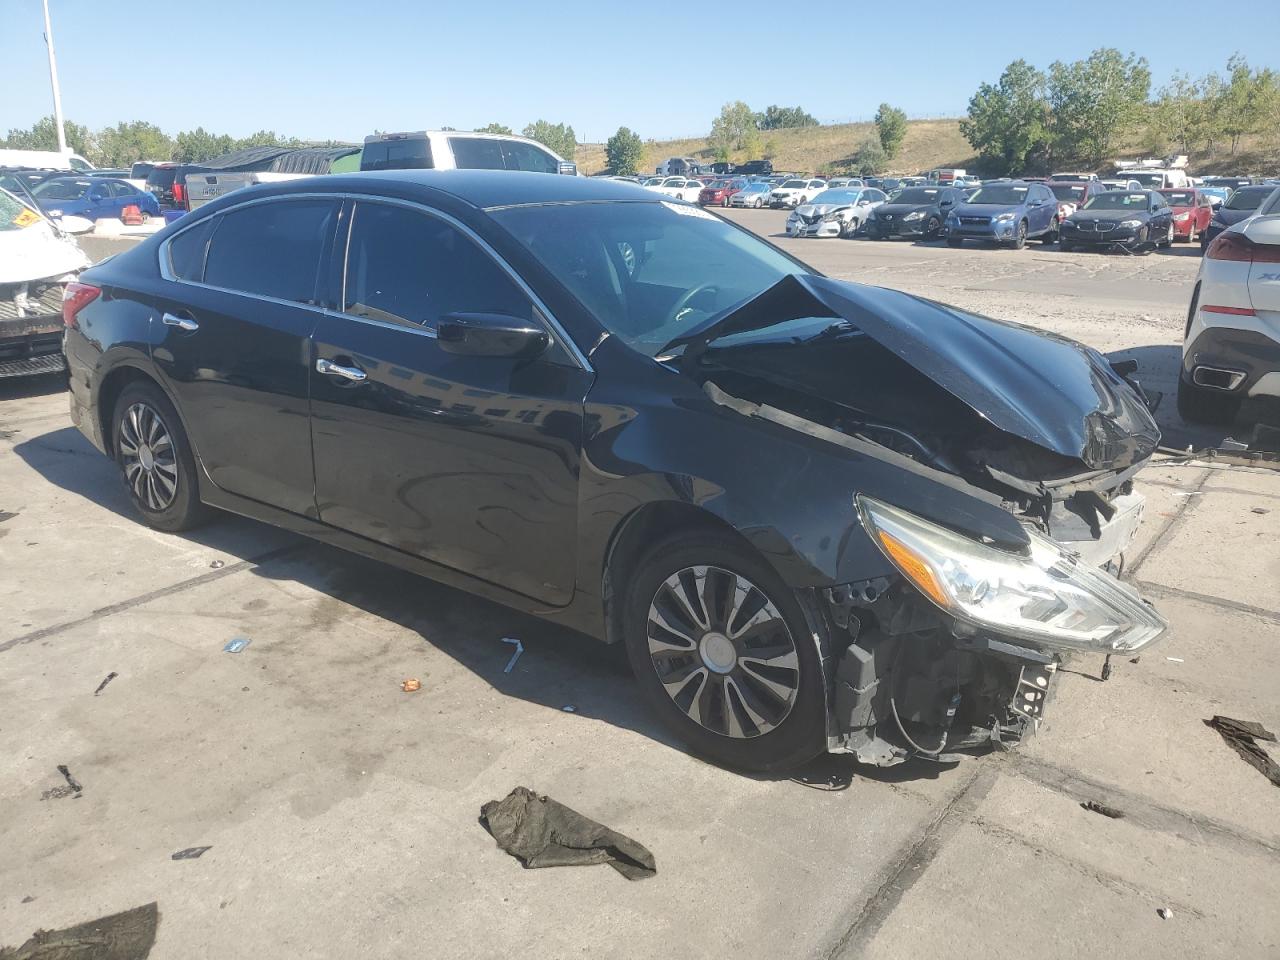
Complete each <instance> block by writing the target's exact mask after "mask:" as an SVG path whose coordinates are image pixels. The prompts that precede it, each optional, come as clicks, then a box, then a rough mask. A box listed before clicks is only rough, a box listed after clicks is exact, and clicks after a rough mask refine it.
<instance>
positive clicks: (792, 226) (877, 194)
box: [787, 187, 886, 237]
mask: <svg viewBox="0 0 1280 960" xmlns="http://www.w3.org/2000/svg"><path fill="white" fill-rule="evenodd" d="M885 199H886V197H885V195H884V193H883V192H882V191H880V190H876V189H875V188H874V187H853V188H851V189H850V188H846V189H840V190H823V191H822V192H821V193H820V194H818V195H817V196H816V197H814V198H813V199H812V200H810V201H809V202H808V203H802V204H800V206H798V207H796V209H795V211H794V212H793V213H792V214H791V216H789V217H787V236H789V237H852V236H853V235H854V234H856V233H857V232H858V231H859V230H860V229H861V228H862V226H863V225H864V224H865V223H866V222H867V217H869V216H870V215H871V211H872V210H874V209H875V208H876V207H878V206H880V205H881V204H882V203H884V202H885Z"/></svg>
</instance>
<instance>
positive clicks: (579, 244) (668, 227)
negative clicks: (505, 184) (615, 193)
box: [491, 201, 806, 357]
mask: <svg viewBox="0 0 1280 960" xmlns="http://www.w3.org/2000/svg"><path fill="white" fill-rule="evenodd" d="M491 216H492V217H493V220H494V221H495V222H496V223H497V224H499V225H500V226H501V227H503V228H504V229H505V230H507V231H508V232H509V233H510V234H511V235H512V236H513V237H514V238H515V239H516V240H517V241H518V242H519V243H520V244H522V245H523V246H524V247H525V248H526V249H527V250H528V252H529V253H530V255H532V256H533V257H534V259H536V260H538V261H539V262H540V263H541V264H542V265H543V266H544V267H545V268H546V269H547V270H548V271H549V272H550V273H551V274H552V275H553V276H554V277H555V278H556V279H557V280H558V281H559V282H560V283H562V284H563V285H564V286H565V287H567V288H568V289H569V291H570V292H571V293H573V294H574V296H576V297H577V298H578V300H579V301H580V302H581V303H582V304H583V306H585V307H586V308H587V309H588V310H589V311H590V312H591V314H592V315H593V316H594V317H595V318H596V319H597V320H598V321H599V322H600V324H601V325H602V326H604V328H605V329H606V330H608V331H609V332H610V333H611V334H613V335H614V336H616V337H618V338H619V339H620V340H622V341H623V342H624V343H626V344H627V345H628V346H630V347H632V348H634V349H636V350H638V351H640V352H641V353H644V354H646V355H648V356H651V357H652V356H655V355H657V352H658V351H659V349H660V348H661V347H662V346H663V345H664V344H666V343H668V342H669V341H671V340H672V339H674V338H675V337H678V336H680V335H681V334H684V333H688V332H689V331H690V330H692V329H693V328H694V327H696V326H698V325H699V324H701V323H702V322H704V321H706V320H707V319H709V318H711V317H713V316H715V315H717V314H720V313H723V312H724V311H726V310H728V309H729V308H730V307H733V306H735V305H736V304H739V303H741V302H742V301H744V300H747V299H750V298H752V297H755V296H756V295H758V294H759V293H761V292H762V291H764V290H766V289H768V288H769V287H771V286H773V285H774V284H775V283H777V282H778V281H779V280H780V279H782V277H783V276H785V275H787V274H795V273H804V272H806V271H805V268H804V267H803V266H801V265H800V264H799V263H797V262H796V261H794V260H792V259H791V258H789V257H787V256H785V255H784V254H782V253H781V252H780V251H778V250H775V249H774V248H773V247H771V246H769V245H768V244H767V243H765V242H763V241H762V240H760V239H758V238H757V237H756V236H755V235H754V234H751V233H749V232H747V231H746V230H741V229H739V228H737V227H735V226H732V225H731V224H728V223H726V222H725V221H723V220H721V219H719V218H718V217H715V216H712V215H711V214H709V213H706V212H704V211H702V210H700V209H698V208H696V207H688V206H682V205H680V204H675V203H669V202H666V201H662V202H656V203H566V204H555V205H546V206H543V205H529V206H517V207H510V208H508V209H506V210H499V211H496V212H494V213H492V214H491ZM691 293H692V294H693V296H692V297H691V296H690V294H691Z"/></svg>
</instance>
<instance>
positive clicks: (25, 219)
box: [13, 207, 40, 227]
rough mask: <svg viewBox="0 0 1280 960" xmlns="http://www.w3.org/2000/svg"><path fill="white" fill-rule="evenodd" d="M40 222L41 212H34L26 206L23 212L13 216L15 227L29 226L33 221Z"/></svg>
mask: <svg viewBox="0 0 1280 960" xmlns="http://www.w3.org/2000/svg"><path fill="white" fill-rule="evenodd" d="M39 222H40V214H38V213H34V212H33V211H31V210H28V209H27V208H26V207H23V208H22V212H21V213H19V214H18V215H17V216H16V217H14V218H13V225H14V226H15V227H29V226H31V225H32V224H33V223H39Z"/></svg>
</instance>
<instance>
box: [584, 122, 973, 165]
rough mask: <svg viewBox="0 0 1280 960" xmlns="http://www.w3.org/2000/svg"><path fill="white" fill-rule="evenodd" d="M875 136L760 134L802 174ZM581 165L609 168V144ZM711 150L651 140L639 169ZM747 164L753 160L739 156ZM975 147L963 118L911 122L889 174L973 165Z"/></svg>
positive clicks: (859, 131) (588, 152) (777, 161)
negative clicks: (967, 136) (965, 132)
mask: <svg viewBox="0 0 1280 960" xmlns="http://www.w3.org/2000/svg"><path fill="white" fill-rule="evenodd" d="M875 135H876V126H875V124H874V123H839V124H832V125H830V126H822V127H796V128H794V129H790V130H767V131H764V132H763V133H761V135H760V142H761V144H762V146H763V147H764V149H763V150H762V152H763V153H764V154H765V155H766V156H769V157H771V158H772V160H773V165H774V167H776V168H777V169H778V170H795V171H796V172H798V173H815V172H828V173H833V172H836V171H837V170H839V169H840V168H841V166H842V164H843V162H845V161H848V159H849V158H850V157H852V156H853V153H854V151H855V150H857V149H858V146H859V145H860V144H861V143H862V142H863V141H864V140H866V139H867V138H868V137H874V136H875ZM576 156H577V161H578V167H579V168H580V169H581V170H582V172H583V173H586V174H592V173H599V172H601V171H602V170H604V169H605V166H606V163H605V155H604V144H602V143H580V144H578V151H577V155H576ZM712 156H713V155H712V151H711V148H710V147H709V146H708V145H707V141H706V139H705V138H703V139H698V140H650V141H648V142H647V143H646V144H645V147H644V163H643V165H642V166H641V168H640V170H641V172H642V173H643V172H644V171H646V170H653V168H654V167H656V166H657V165H658V164H659V163H661V162H662V161H664V160H666V159H667V158H668V157H698V158H700V159H703V160H706V161H707V162H708V163H709V162H711V160H712ZM734 159H737V160H748V159H751V158H749V157H746V156H743V157H735V158H734ZM972 160H973V148H972V147H971V146H969V143H968V141H967V140H965V138H964V137H962V136H961V135H960V121H958V120H912V121H910V123H909V124H908V126H907V136H906V138H905V139H904V140H903V142H902V146H901V148H900V149H899V150H898V155H897V156H896V157H894V159H893V161H892V162H891V163H890V164H889V168H890V169H889V171H887V172H890V173H898V174H914V173H918V172H920V171H922V170H929V169H932V168H933V167H964V166H966V165H969V166H972Z"/></svg>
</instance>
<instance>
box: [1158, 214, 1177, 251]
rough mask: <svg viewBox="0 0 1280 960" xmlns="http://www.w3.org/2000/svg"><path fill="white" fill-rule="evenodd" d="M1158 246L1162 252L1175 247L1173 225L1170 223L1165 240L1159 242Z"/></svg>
mask: <svg viewBox="0 0 1280 960" xmlns="http://www.w3.org/2000/svg"><path fill="white" fill-rule="evenodd" d="M1156 246H1157V247H1158V248H1160V249H1161V250H1169V249H1171V248H1172V247H1173V223H1172V221H1171V222H1170V223H1169V229H1168V231H1167V232H1166V233H1165V235H1164V239H1163V240H1157V241H1156Z"/></svg>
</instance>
